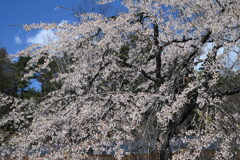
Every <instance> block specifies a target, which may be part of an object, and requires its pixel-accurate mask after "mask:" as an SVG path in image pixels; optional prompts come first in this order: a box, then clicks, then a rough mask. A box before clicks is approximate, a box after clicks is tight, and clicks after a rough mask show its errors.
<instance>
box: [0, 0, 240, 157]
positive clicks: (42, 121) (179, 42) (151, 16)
mask: <svg viewBox="0 0 240 160" xmlns="http://www.w3.org/2000/svg"><path fill="white" fill-rule="evenodd" d="M107 2H111V1H109V0H107V1H106V0H104V1H100V2H99V3H103V4H104V3H107ZM122 3H123V5H125V6H126V7H127V8H128V12H127V13H120V14H119V15H118V16H116V17H114V18H113V17H111V18H108V17H105V16H103V15H100V14H93V13H89V14H82V15H81V20H82V21H81V23H74V24H68V23H64V24H61V25H59V24H55V23H51V24H45V23H40V24H31V25H25V26H24V28H25V29H26V30H31V29H39V28H44V29H54V30H55V33H56V37H57V39H56V40H54V41H52V42H51V43H49V44H45V45H32V46H29V47H28V48H26V49H25V50H24V51H21V52H19V53H18V55H19V56H20V55H21V56H30V57H31V60H30V61H29V62H28V68H29V69H31V70H32V72H30V73H28V74H26V75H25V76H26V77H28V76H32V75H33V74H34V73H36V72H41V71H43V70H50V68H49V64H50V62H52V61H54V60H55V58H56V57H57V58H63V60H64V62H65V63H66V64H65V66H66V68H64V70H60V71H59V73H56V76H55V77H54V79H52V81H57V82H60V83H61V84H62V86H61V89H59V90H56V91H54V92H51V93H49V94H48V95H47V96H46V97H43V98H42V99H41V101H39V102H35V101H34V100H31V101H30V100H29V101H27V100H26V101H24V102H22V101H21V102H19V103H17V102H14V104H12V106H13V108H15V107H17V108H21V106H23V107H25V108H27V109H18V110H15V109H13V110H11V111H9V114H8V115H5V116H4V117H1V120H0V127H2V126H6V123H10V122H11V123H13V124H19V125H20V124H22V125H23V126H16V129H17V132H16V133H15V134H14V135H13V136H12V137H11V138H10V139H9V140H7V141H4V140H3V141H2V144H1V145H0V151H1V153H2V156H7V155H11V156H12V157H18V158H20V157H23V156H25V155H28V156H29V157H32V158H33V159H36V158H37V157H39V155H41V154H42V153H43V152H44V151H45V152H46V151H47V152H48V153H49V155H51V157H52V159H57V158H63V157H68V158H70V159H77V158H79V157H81V156H83V157H84V156H86V154H87V151H88V150H89V149H90V148H91V149H92V150H93V151H94V154H102V153H103V152H105V153H107V154H114V155H115V156H116V157H117V158H118V159H121V158H122V156H123V155H124V154H128V153H130V152H138V151H136V148H143V147H149V148H151V147H152V148H154V150H156V151H157V152H158V153H159V159H161V160H166V159H171V158H172V159H197V158H199V157H200V156H201V152H202V151H203V150H204V149H206V148H208V147H209V146H211V145H212V144H216V148H218V149H219V152H217V153H216V154H215V155H216V157H215V158H216V159H229V157H230V158H231V157H234V156H236V152H237V146H239V145H240V144H239V138H240V137H239V134H240V129H239V119H240V116H239V114H238V113H235V114H234V115H229V113H227V112H225V111H224V110H223V109H222V108H221V103H222V101H223V100H224V97H225V96H227V95H228V94H232V92H231V90H229V91H228V92H224V93H219V92H218V90H216V89H215V85H216V84H217V83H218V81H219V79H220V78H221V76H222V73H221V71H222V69H223V67H226V65H223V64H224V62H225V60H226V57H227V56H229V54H231V49H232V48H234V47H236V46H239V42H240V41H239V33H240V30H239V24H238V23H239V21H240V20H239V13H240V8H239V7H240V4H239V1H238V0H213V1H209V0H198V1H193V0H182V1H179V0H163V1H156V0H141V1H135V0H133V1H130V0H123V2H122ZM209 45H212V46H213V47H212V48H210V47H207V46H209ZM206 48H208V49H206ZM206 50H207V51H206ZM236 53H237V55H238V56H237V58H236V61H239V60H240V59H239V57H240V56H239V48H238V49H236ZM203 55H204V57H205V58H204V59H201V58H200V57H201V56H203ZM40 59H44V62H43V63H42V64H39V60H40ZM199 64H201V67H198V68H196V66H198V65H199ZM234 64H235V66H234V67H233V68H235V69H236V68H238V67H239V66H236V65H237V64H239V63H234ZM227 67H229V66H227ZM1 103H2V105H7V103H9V102H8V100H7V97H1ZM20 121H21V122H24V123H18V122H20ZM25 122H28V124H25ZM26 125H28V127H26ZM0 131H1V130H0ZM179 137H182V139H181V141H182V142H183V143H185V144H186V145H187V146H188V149H189V150H186V151H184V152H176V153H175V154H174V155H173V156H171V152H172V151H171V149H170V148H171V146H174V144H175V145H176V144H179V143H180V142H178V141H179ZM1 138H3V135H1V134H0V140H1ZM136 141H141V142H143V143H138V145H129V146H128V149H127V150H126V149H124V148H123V145H125V144H127V143H132V144H133V143H136ZM5 142H7V143H6V144H5ZM148 144H150V145H148ZM139 145H140V146H139ZM178 149H179V148H178ZM223 151H224V152H223ZM142 152H145V151H144V149H143V150H142Z"/></svg>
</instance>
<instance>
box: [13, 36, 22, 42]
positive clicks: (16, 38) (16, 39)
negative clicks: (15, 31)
mask: <svg viewBox="0 0 240 160" xmlns="http://www.w3.org/2000/svg"><path fill="white" fill-rule="evenodd" d="M14 40H15V43H16V44H22V40H21V38H20V37H18V36H16V37H14Z"/></svg>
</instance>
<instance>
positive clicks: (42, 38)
mask: <svg viewBox="0 0 240 160" xmlns="http://www.w3.org/2000/svg"><path fill="white" fill-rule="evenodd" d="M56 38H57V37H56V35H55V34H54V31H53V30H46V29H41V30H40V31H38V33H37V34H36V35H35V36H31V37H28V38H27V43H30V44H48V43H50V42H52V41H54V40H56Z"/></svg>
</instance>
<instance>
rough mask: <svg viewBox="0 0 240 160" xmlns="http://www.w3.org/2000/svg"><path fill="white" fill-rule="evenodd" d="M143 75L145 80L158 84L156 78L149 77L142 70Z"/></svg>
mask: <svg viewBox="0 0 240 160" xmlns="http://www.w3.org/2000/svg"><path fill="white" fill-rule="evenodd" d="M141 73H142V75H143V76H144V77H145V78H147V79H149V80H151V81H153V82H157V79H155V78H153V77H152V76H150V75H148V74H147V73H146V72H145V71H144V70H143V69H142V70H141Z"/></svg>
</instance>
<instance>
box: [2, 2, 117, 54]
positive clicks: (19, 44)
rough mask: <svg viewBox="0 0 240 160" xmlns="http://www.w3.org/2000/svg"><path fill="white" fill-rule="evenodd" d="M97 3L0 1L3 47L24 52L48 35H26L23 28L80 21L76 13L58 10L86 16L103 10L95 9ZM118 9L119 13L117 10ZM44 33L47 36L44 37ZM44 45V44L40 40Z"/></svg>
mask: <svg viewBox="0 0 240 160" xmlns="http://www.w3.org/2000/svg"><path fill="white" fill-rule="evenodd" d="M94 1H95V0H1V1H0V6H1V9H0V42H1V44H0V47H5V48H6V49H7V51H8V53H10V54H14V53H16V52H17V51H19V50H22V49H24V48H25V47H26V46H28V45H29V44H31V43H34V42H36V41H38V40H40V39H39V38H41V34H50V36H51V34H52V33H51V32H46V31H42V32H41V31H31V32H26V31H25V30H23V29H22V28H21V25H24V24H31V23H39V22H58V23H60V22H61V21H63V20H67V21H68V22H72V21H77V19H76V18H75V17H74V16H73V13H72V12H70V11H67V10H64V9H60V10H56V7H57V6H63V7H66V8H70V9H78V8H79V6H80V8H81V10H82V11H83V12H92V11H94V12H100V10H101V9H102V8H100V7H99V6H96V5H94V4H93V3H94ZM119 5H120V3H119V1H117V2H116V3H115V4H114V5H112V6H111V7H110V8H111V9H108V13H107V14H108V15H114V14H116V10H119ZM116 8H118V9H116ZM40 32H41V33H40ZM43 32H44V33H43ZM40 41H41V40H40Z"/></svg>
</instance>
